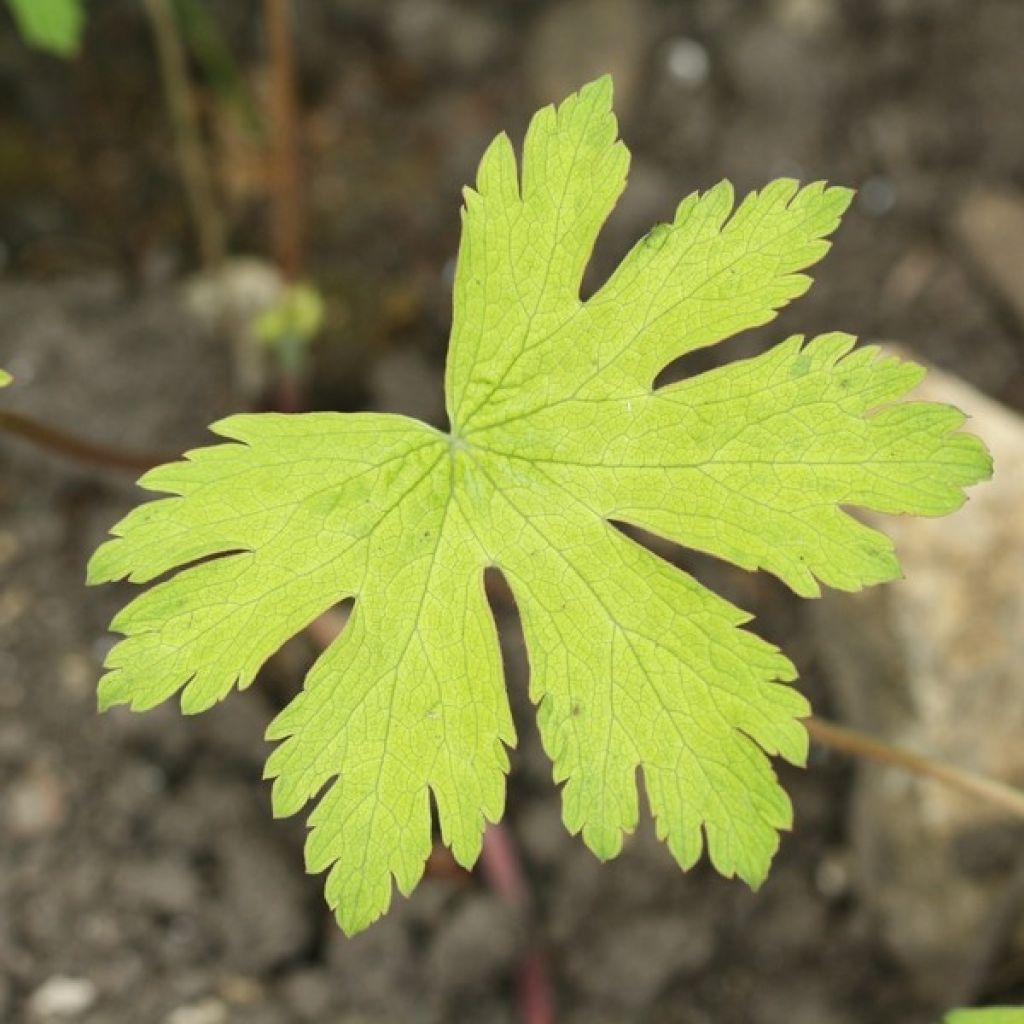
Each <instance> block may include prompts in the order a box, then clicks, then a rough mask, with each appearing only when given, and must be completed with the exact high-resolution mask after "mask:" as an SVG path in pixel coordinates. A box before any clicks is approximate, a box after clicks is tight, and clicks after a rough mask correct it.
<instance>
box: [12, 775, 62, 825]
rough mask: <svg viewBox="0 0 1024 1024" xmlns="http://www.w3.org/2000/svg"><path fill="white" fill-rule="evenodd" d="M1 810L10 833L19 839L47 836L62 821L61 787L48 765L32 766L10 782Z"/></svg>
mask: <svg viewBox="0 0 1024 1024" xmlns="http://www.w3.org/2000/svg"><path fill="white" fill-rule="evenodd" d="M4 810H5V814H4V820H5V822H6V825H7V828H8V829H9V830H10V834H11V835H13V836H16V837H18V838H20V839H35V838H38V837H40V836H44V835H48V834H50V833H52V832H55V831H56V830H57V829H58V828H60V826H61V825H62V824H63V823H64V818H65V813H66V811H65V799H64V786H63V785H62V783H61V781H60V779H58V778H57V776H56V775H55V774H54V773H53V772H52V771H50V770H49V769H48V768H44V767H38V768H34V769H32V770H30V772H29V773H28V774H26V775H25V776H23V777H22V778H21V779H19V780H17V781H16V782H14V783H13V784H12V786H11V789H10V791H9V793H8V795H7V801H6V807H5V808H4Z"/></svg>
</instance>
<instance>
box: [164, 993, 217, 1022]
mask: <svg viewBox="0 0 1024 1024" xmlns="http://www.w3.org/2000/svg"><path fill="white" fill-rule="evenodd" d="M228 1020H229V1013H228V1008H227V1006H226V1005H225V1004H224V1003H222V1002H221V1001H220V1000H219V999H213V998H211V999H203V1000H200V1001H199V1002H198V1003H192V1004H190V1005H188V1006H179V1007H178V1008H177V1009H176V1010H172V1011H171V1012H170V1013H169V1014H168V1015H167V1017H166V1018H165V1020H164V1024H227V1021H228Z"/></svg>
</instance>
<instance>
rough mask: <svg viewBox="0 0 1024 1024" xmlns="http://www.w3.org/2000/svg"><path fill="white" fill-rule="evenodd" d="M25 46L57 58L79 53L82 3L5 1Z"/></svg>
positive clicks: (82, 23) (71, 0) (45, 0)
mask: <svg viewBox="0 0 1024 1024" xmlns="http://www.w3.org/2000/svg"><path fill="white" fill-rule="evenodd" d="M7 4H8V6H9V7H10V9H11V13H12V14H13V15H14V20H15V22H17V25H18V31H19V32H21V35H22V37H23V38H24V40H25V42H26V43H28V44H29V45H30V46H35V47H38V48H39V49H40V50H48V51H49V52H50V53H53V54H56V55H57V56H58V57H73V56H75V54H77V53H78V49H79V46H80V45H81V42H82V30H83V28H84V27H85V9H84V7H83V5H82V0H7Z"/></svg>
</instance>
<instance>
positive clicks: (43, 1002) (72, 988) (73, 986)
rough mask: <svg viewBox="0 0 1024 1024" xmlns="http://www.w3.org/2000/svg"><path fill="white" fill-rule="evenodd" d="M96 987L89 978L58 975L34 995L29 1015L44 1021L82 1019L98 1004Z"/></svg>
mask: <svg viewBox="0 0 1024 1024" xmlns="http://www.w3.org/2000/svg"><path fill="white" fill-rule="evenodd" d="M97 994H98V993H97V991H96V986H95V984H94V983H93V982H91V981H90V980H89V979H88V978H72V977H69V976H68V975H63V974H56V975H54V976H53V977H52V978H47V980H46V981H44V982H43V983H42V985H40V986H39V988H37V989H36V990H35V992H33V993H32V995H31V997H30V998H29V1001H28V1009H29V1013H30V1014H31V1015H32V1016H33V1017H36V1018H40V1019H42V1020H53V1019H60V1020H71V1019H73V1018H74V1017H80V1016H81V1015H82V1014H83V1013H85V1012H86V1011H87V1010H89V1009H90V1008H91V1007H92V1006H93V1004H94V1003H95V1002H96V997H97Z"/></svg>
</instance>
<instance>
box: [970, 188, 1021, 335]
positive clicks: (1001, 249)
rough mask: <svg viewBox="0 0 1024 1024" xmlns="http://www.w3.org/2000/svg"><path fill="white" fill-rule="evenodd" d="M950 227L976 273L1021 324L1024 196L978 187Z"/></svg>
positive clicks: (1012, 192)
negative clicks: (952, 228)
mask: <svg viewBox="0 0 1024 1024" xmlns="http://www.w3.org/2000/svg"><path fill="white" fill-rule="evenodd" d="M953 227H954V232H955V236H956V238H957V240H958V241H959V242H960V244H961V246H962V247H963V249H964V251H965V253H966V255H967V257H968V259H970V261H971V262H972V263H973V264H974V267H975V269H976V270H977V272H978V273H979V274H980V275H981V276H982V277H983V278H984V279H985V280H986V282H987V283H988V285H989V287H990V288H991V289H992V291H993V292H995V293H996V294H997V295H998V296H999V298H1000V299H1001V300H1002V301H1003V302H1004V303H1005V304H1006V305H1007V306H1008V307H1009V308H1010V309H1012V310H1013V312H1014V314H1015V315H1016V317H1017V319H1018V321H1019V322H1020V323H1021V324H1022V325H1024V195H1021V194H1020V193H1019V192H1014V191H1010V190H1009V189H1005V188H1002V189H1000V188H988V189H979V190H978V191H976V192H974V193H972V194H971V195H969V196H968V197H967V199H965V200H964V202H963V204H962V205H961V206H960V208H959V210H957V213H956V217H955V219H954V222H953Z"/></svg>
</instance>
